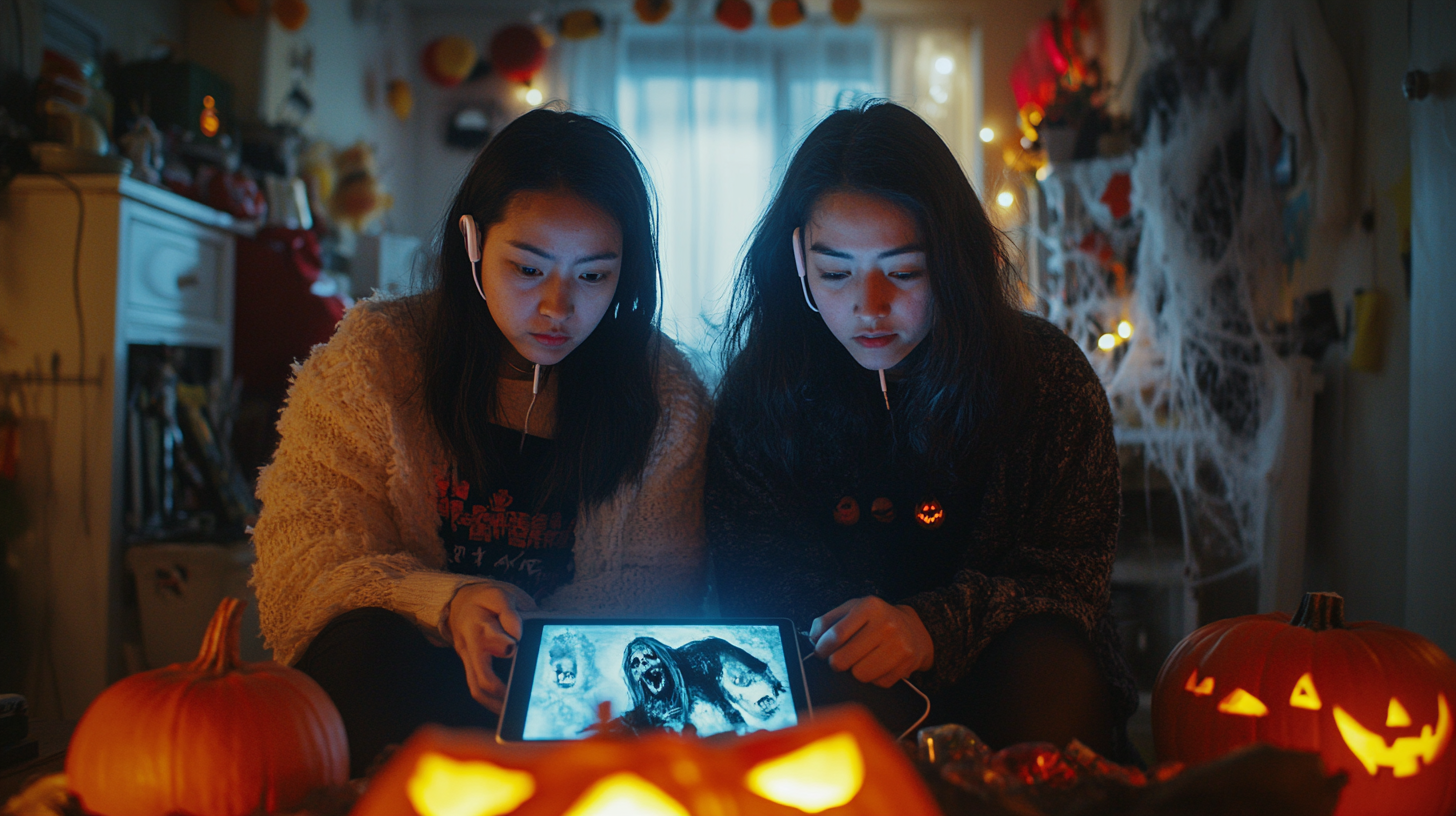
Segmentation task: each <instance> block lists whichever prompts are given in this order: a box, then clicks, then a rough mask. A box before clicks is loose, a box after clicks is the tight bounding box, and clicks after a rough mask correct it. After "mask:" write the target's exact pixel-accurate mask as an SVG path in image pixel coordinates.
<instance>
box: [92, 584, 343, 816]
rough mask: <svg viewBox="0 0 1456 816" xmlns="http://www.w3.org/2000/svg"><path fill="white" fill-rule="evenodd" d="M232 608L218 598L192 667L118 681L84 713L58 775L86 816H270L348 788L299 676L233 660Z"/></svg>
mask: <svg viewBox="0 0 1456 816" xmlns="http://www.w3.org/2000/svg"><path fill="white" fill-rule="evenodd" d="M242 610H243V602H242V601H240V600H237V599H236V598H224V599H223V601H222V603H221V604H219V605H218V608H217V612H216V613H214V614H213V617H212V622H211V623H209V624H208V627H207V634H206V635H204V637H203V640H202V650H201V651H200V652H199V653H198V655H197V659H196V660H194V661H193V662H191V663H177V664H174V665H171V666H167V667H166V668H162V669H153V670H152V671H148V672H142V673H140V674H134V675H132V676H131V677H128V678H126V679H124V680H120V681H118V682H117V683H115V684H114V685H112V686H111V687H110V688H108V689H107V690H106V691H104V692H102V693H101V696H99V697H97V698H96V700H95V701H94V702H92V703H91V707H90V708H88V709H86V713H85V714H84V715H83V716H82V717H81V721H80V723H78V724H77V725H76V731H75V733H74V734H73V735H72V737H71V745H70V748H69V750H68V751H67V754H66V775H67V778H68V779H69V780H70V784H71V791H72V792H73V793H74V794H76V796H77V798H79V799H80V800H81V804H82V805H83V806H84V807H85V808H86V810H87V811H88V812H90V813H96V814H103V816H165V814H170V813H196V814H206V816H243V814H249V813H254V812H256V811H257V810H258V809H259V808H260V807H261V808H262V809H263V810H264V811H267V812H270V813H272V812H275V811H282V810H291V809H293V808H294V807H296V806H297V805H298V804H299V803H300V802H301V801H302V800H303V798H304V797H305V795H307V794H308V792H309V791H311V790H313V789H314V788H317V787H320V786H325V785H342V784H344V783H345V782H347V781H348V772H349V748H348V743H347V739H346V737H345V735H344V723H343V720H341V719H340V718H339V712H338V710H337V709H335V708H334V704H333V703H332V702H331V701H330V700H329V698H328V695H326V694H325V693H324V691H323V689H321V688H319V686H318V684H317V683H315V682H314V681H313V680H312V679H310V678H309V677H308V675H306V674H304V673H303V672H300V671H296V670H294V669H290V668H287V667H285V666H280V665H279V664H277V663H273V662H271V661H270V662H266V663H243V662H241V661H240V660H239V659H238V625H239V622H240V621H241V618H242Z"/></svg>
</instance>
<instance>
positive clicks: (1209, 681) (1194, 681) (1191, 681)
mask: <svg viewBox="0 0 1456 816" xmlns="http://www.w3.org/2000/svg"><path fill="white" fill-rule="evenodd" d="M1183 688H1184V689H1185V690H1187V691H1191V692H1193V693H1194V694H1196V695H1198V696H1199V697H1207V696H1208V695H1210V694H1212V693H1213V678H1212V677H1205V678H1203V680H1201V681H1200V680H1199V679H1198V669H1194V670H1193V673H1192V674H1190V675H1188V682H1186V683H1184V684H1183Z"/></svg>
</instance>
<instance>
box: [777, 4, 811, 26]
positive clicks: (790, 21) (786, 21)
mask: <svg viewBox="0 0 1456 816" xmlns="http://www.w3.org/2000/svg"><path fill="white" fill-rule="evenodd" d="M802 22H804V4H803V3H801V2H799V0H773V2H772V3H770V4H769V6H768V24H769V25H771V26H773V27H774V28H788V27H790V26H796V25H798V24H799V23H802Z"/></svg>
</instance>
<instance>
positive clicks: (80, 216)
mask: <svg viewBox="0 0 1456 816" xmlns="http://www.w3.org/2000/svg"><path fill="white" fill-rule="evenodd" d="M51 175H52V176H55V177H56V179H58V180H59V181H60V182H61V184H64V185H65V186H66V187H67V188H69V189H70V191H71V193H72V194H73V195H74V196H75V197H76V245H75V247H74V248H73V250H72V252H71V303H72V305H73V306H74V307H75V311H76V345H77V347H78V349H79V358H78V362H77V364H76V379H77V381H78V382H80V383H81V384H82V386H81V388H80V400H81V490H80V494H79V496H77V499H78V500H79V502H80V505H81V508H80V511H81V530H82V531H83V532H84V533H85V534H86V535H87V536H89V535H91V500H90V496H91V491H90V490H89V489H88V487H87V485H89V484H90V482H91V480H90V474H89V471H90V466H89V457H88V456H87V453H86V451H87V447H88V446H89V445H88V443H89V440H88V439H87V436H88V435H87V432H86V428H87V426H88V425H89V424H90V422H88V415H89V413H90V410H89V409H90V406H89V405H87V402H88V400H87V398H86V387H85V382H86V318H85V315H84V314H83V312H82V311H81V243H82V239H83V238H84V237H85V235H86V196H85V195H83V194H82V192H81V188H80V187H77V186H76V183H75V182H73V181H71V180H70V179H69V178H66V176H64V175H63V174H61V173H51ZM57 374H59V372H57Z"/></svg>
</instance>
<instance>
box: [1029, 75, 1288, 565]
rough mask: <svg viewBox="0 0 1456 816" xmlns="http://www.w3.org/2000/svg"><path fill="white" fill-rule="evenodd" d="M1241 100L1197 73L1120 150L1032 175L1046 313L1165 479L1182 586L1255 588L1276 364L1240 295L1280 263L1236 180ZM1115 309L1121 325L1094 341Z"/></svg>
mask: <svg viewBox="0 0 1456 816" xmlns="http://www.w3.org/2000/svg"><path fill="white" fill-rule="evenodd" d="M1244 111H1245V106H1244V95H1243V91H1242V89H1239V90H1236V91H1234V92H1232V93H1227V94H1225V93H1223V92H1221V91H1219V90H1217V83H1216V82H1210V83H1209V87H1208V90H1207V91H1205V92H1204V93H1202V94H1200V95H1198V97H1197V98H1187V97H1185V98H1184V99H1183V100H1182V103H1181V105H1180V106H1179V108H1178V110H1177V112H1176V113H1175V114H1173V115H1171V116H1169V117H1168V118H1167V119H1166V120H1165V121H1156V120H1155V121H1154V122H1153V123H1152V124H1151V125H1150V128H1149V131H1148V133H1147V136H1146V138H1145V139H1144V145H1143V146H1142V147H1141V148H1140V149H1139V150H1138V151H1137V153H1136V154H1135V155H1134V156H1131V157H1121V158H1117V159H1098V160H1093V161H1090V162H1077V163H1074V164H1071V165H1068V166H1066V167H1058V168H1057V170H1056V172H1055V173H1054V174H1053V175H1052V176H1051V177H1050V178H1048V179H1047V181H1046V182H1044V184H1043V189H1044V190H1045V192H1046V197H1047V201H1048V210H1049V215H1050V222H1049V224H1048V229H1047V230H1046V232H1044V233H1043V234H1042V235H1041V236H1040V240H1041V243H1042V246H1043V249H1044V250H1045V251H1046V252H1047V253H1048V256H1049V258H1048V264H1047V267H1048V270H1049V271H1048V274H1047V280H1046V284H1047V285H1046V286H1045V287H1044V293H1043V294H1044V295H1045V298H1046V303H1047V310H1048V317H1049V319H1051V320H1052V322H1054V323H1056V324H1057V325H1059V326H1061V327H1062V328H1063V329H1064V330H1066V331H1067V333H1068V334H1069V335H1070V336H1071V337H1072V338H1073V339H1075V340H1076V341H1077V342H1078V344H1079V345H1081V347H1082V349H1083V351H1084V352H1085V353H1086V354H1087V356H1088V359H1089V360H1091V361H1092V364H1093V366H1094V368H1095V369H1096V370H1097V372H1098V375H1099V376H1100V377H1101V378H1102V381H1103V384H1104V386H1105V387H1106V389H1107V393H1108V397H1109V399H1110V400H1111V402H1112V406H1113V412H1114V415H1115V417H1116V421H1117V424H1118V429H1119V434H1120V437H1121V438H1122V439H1123V441H1125V442H1141V443H1142V445H1143V449H1144V451H1145V454H1144V455H1145V462H1146V464H1147V466H1149V467H1153V468H1156V469H1158V470H1160V471H1162V472H1163V473H1164V474H1165V475H1166V476H1167V478H1168V479H1169V481H1170V482H1171V483H1172V486H1173V491H1174V494H1175V496H1176V497H1177V500H1178V503H1179V510H1180V514H1181V518H1182V526H1183V530H1182V538H1183V546H1184V556H1185V561H1186V565H1187V568H1188V570H1187V575H1188V585H1189V587H1190V589H1193V590H1195V591H1196V590H1197V588H1198V587H1200V586H1204V585H1207V584H1210V583H1212V582H1215V581H1220V580H1223V579H1226V578H1231V577H1236V576H1239V575H1240V574H1241V573H1245V572H1249V573H1251V574H1250V575H1249V577H1250V578H1253V579H1254V581H1253V583H1252V586H1254V587H1257V578H1258V572H1257V570H1258V569H1259V567H1260V565H1261V564H1262V563H1263V542H1264V539H1265V530H1266V518H1267V515H1268V509H1269V498H1268V496H1269V476H1270V473H1271V471H1272V470H1273V468H1274V467H1275V465H1276V461H1277V459H1278V455H1279V452H1280V450H1281V446H1282V442H1283V439H1282V436H1283V428H1284V421H1283V413H1284V411H1285V401H1286V395H1287V393H1288V388H1287V383H1288V379H1289V377H1290V373H1289V370H1288V368H1287V366H1286V364H1285V362H1284V360H1282V359H1281V358H1280V356H1279V355H1278V354H1277V353H1276V352H1275V349H1274V347H1273V345H1272V344H1271V342H1270V340H1269V338H1266V337H1265V336H1264V335H1263V334H1262V333H1261V332H1260V331H1259V325H1260V320H1259V315H1258V313H1259V312H1262V310H1256V309H1255V307H1254V303H1255V302H1256V298H1258V299H1259V302H1267V295H1268V293H1267V292H1266V291H1260V288H1261V287H1265V284H1264V282H1265V281H1270V280H1272V281H1275V282H1276V283H1277V281H1278V280H1279V277H1278V276H1279V275H1281V274H1282V273H1281V272H1280V271H1279V255H1278V247H1279V245H1278V241H1279V232H1278V230H1279V221H1278V216H1277V210H1276V209H1274V208H1273V207H1271V206H1270V204H1269V201H1270V199H1269V198H1268V197H1267V196H1265V195H1263V191H1262V190H1259V189H1257V188H1259V186H1260V185H1257V184H1255V185H1246V184H1245V179H1246V177H1247V175H1246V173H1245V169H1244V168H1243V166H1242V164H1243V161H1244V159H1243V152H1244V138H1245V137H1244ZM1119 172H1126V173H1128V174H1129V175H1130V178H1131V182H1132V193H1131V196H1132V198H1131V204H1132V209H1131V213H1130V214H1128V215H1127V216H1125V217H1124V218H1122V219H1114V218H1113V217H1112V214H1111V212H1110V210H1109V208H1108V206H1107V204H1106V203H1104V202H1103V201H1101V200H1100V196H1102V194H1103V190H1104V189H1105V188H1106V187H1107V184H1108V180H1109V179H1110V178H1111V177H1112V176H1113V175H1114V174H1116V173H1119ZM1248 188H1253V189H1248ZM1094 233H1095V234H1096V236H1097V237H1094V238H1090V239H1089V238H1088V237H1087V236H1088V235H1089V234H1094ZM1104 246H1107V247H1110V248H1111V249H1112V259H1111V260H1109V259H1108V253H1107V251H1106V250H1105V249H1104V248H1103V247H1104ZM1118 259H1126V261H1121V262H1122V263H1126V264H1127V267H1128V269H1127V271H1126V272H1125V273H1124V274H1123V275H1122V277H1124V279H1125V280H1126V284H1125V285H1124V286H1119V277H1120V275H1119V271H1118V265H1119V263H1120V261H1119V260H1118ZM1265 288H1266V287H1265ZM1124 319H1125V320H1127V321H1128V322H1129V323H1130V324H1131V326H1132V327H1133V328H1134V334H1133V336H1132V337H1131V338H1130V339H1128V340H1123V339H1121V338H1119V339H1118V340H1117V343H1116V345H1115V346H1114V347H1113V348H1112V349H1110V350H1109V349H1103V348H1099V347H1098V339H1099V338H1101V337H1102V336H1103V335H1106V334H1112V335H1114V336H1115V335H1116V332H1117V325H1118V323H1119V322H1120V321H1121V320H1124Z"/></svg>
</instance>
